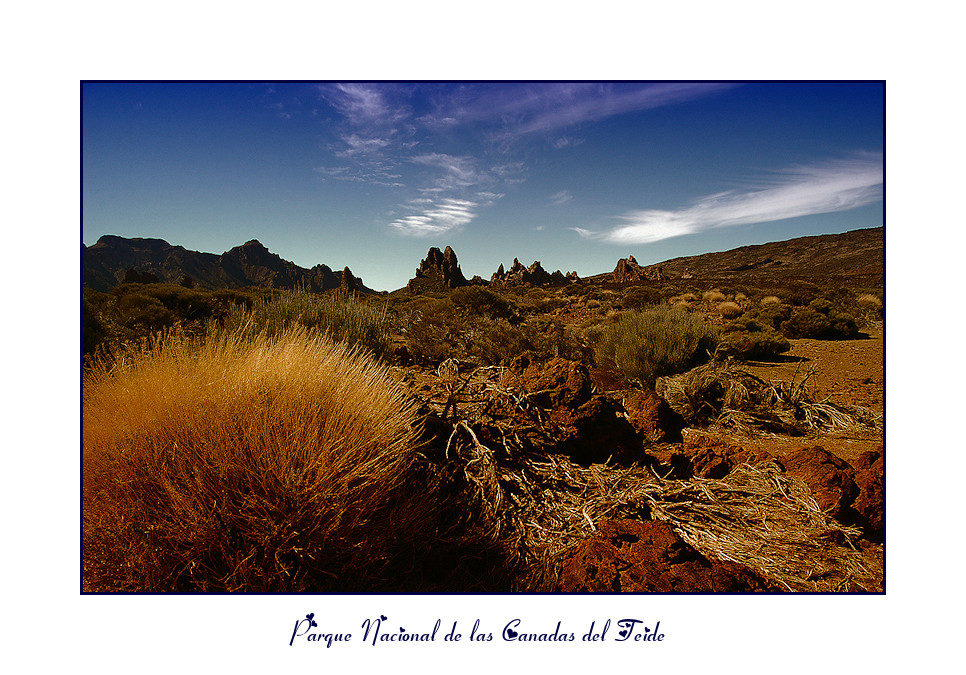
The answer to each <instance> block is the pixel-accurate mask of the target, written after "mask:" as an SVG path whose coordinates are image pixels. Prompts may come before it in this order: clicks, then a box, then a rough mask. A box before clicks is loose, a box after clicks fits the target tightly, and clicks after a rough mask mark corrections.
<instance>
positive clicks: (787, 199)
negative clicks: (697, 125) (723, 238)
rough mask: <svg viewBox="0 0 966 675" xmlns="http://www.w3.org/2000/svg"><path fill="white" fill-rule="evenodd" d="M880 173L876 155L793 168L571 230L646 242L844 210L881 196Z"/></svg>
mask: <svg viewBox="0 0 966 675" xmlns="http://www.w3.org/2000/svg"><path fill="white" fill-rule="evenodd" d="M882 176H883V167H882V157H881V156H879V155H864V156H860V157H855V158H852V159H847V160H838V161H831V162H827V163H824V164H820V165H814V166H804V167H793V168H790V169H787V170H785V171H783V172H781V173H779V174H776V175H775V176H774V177H773V178H772V179H771V180H769V181H766V182H764V184H763V185H761V186H760V187H757V188H752V189H749V190H746V191H743V192H739V191H734V190H732V191H728V192H721V193H718V194H713V195H708V196H706V197H702V198H701V199H699V200H698V201H696V202H695V203H694V204H693V205H691V206H689V207H687V208H684V209H680V210H677V211H662V210H655V209H644V210H639V211H631V212H629V213H626V214H624V215H622V216H620V219H621V220H623V221H624V224H623V225H619V226H617V227H614V228H611V229H609V230H606V231H604V232H594V231H591V230H588V229H585V228H571V229H573V230H574V231H575V232H577V234H578V235H580V236H581V237H584V238H593V239H599V240H601V241H606V242H610V243H615V244H648V243H653V242H656V241H661V240H663V239H670V238H672V237H680V236H682V235H686V234H694V233H697V232H703V231H706V230H710V229H713V228H718V227H731V226H736V225H748V224H753V223H768V222H773V221H777V220H786V219H788V218H798V217H800V216H809V215H816V214H821V213H833V212H837V211H847V210H849V209H854V208H857V207H859V206H864V205H866V204H871V203H873V202H875V201H877V200H879V199H881V197H882Z"/></svg>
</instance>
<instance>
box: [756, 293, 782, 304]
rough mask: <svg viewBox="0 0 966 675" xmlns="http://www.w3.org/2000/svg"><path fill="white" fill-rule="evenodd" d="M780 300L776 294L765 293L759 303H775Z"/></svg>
mask: <svg viewBox="0 0 966 675" xmlns="http://www.w3.org/2000/svg"><path fill="white" fill-rule="evenodd" d="M780 302H781V298H779V297H778V296H777V295H766V296H765V297H763V298H762V299H761V304H763V305H775V304H778V303H780Z"/></svg>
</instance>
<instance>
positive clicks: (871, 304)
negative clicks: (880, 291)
mask: <svg viewBox="0 0 966 675" xmlns="http://www.w3.org/2000/svg"><path fill="white" fill-rule="evenodd" d="M855 304H856V305H857V306H858V307H859V309H860V310H862V312H863V313H864V314H865V315H866V316H869V317H873V318H879V317H881V316H882V300H880V299H879V297H878V296H876V295H872V294H871V293H864V294H862V295H860V296H859V297H857V298H856V299H855Z"/></svg>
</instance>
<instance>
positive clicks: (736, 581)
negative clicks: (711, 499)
mask: <svg viewBox="0 0 966 675" xmlns="http://www.w3.org/2000/svg"><path fill="white" fill-rule="evenodd" d="M558 589H559V590H561V591H564V592H604V593H614V592H620V593H711V592H714V593H748V592H765V591H775V590H777V589H776V588H775V587H774V586H773V585H772V584H770V583H769V582H768V581H767V580H766V579H764V578H763V577H762V576H761V575H760V574H758V573H757V572H755V571H754V570H752V569H751V568H749V567H747V566H745V565H740V564H738V563H733V562H719V561H713V560H709V559H708V558H706V557H704V556H703V555H701V554H700V553H699V552H698V551H696V550H695V549H694V548H693V547H691V546H690V545H688V544H687V543H686V542H685V541H684V540H682V539H681V538H680V537H679V536H678V535H677V534H676V533H675V532H674V530H673V529H672V528H671V526H670V525H668V524H667V523H664V522H659V521H653V520H649V521H637V520H617V521H608V520H605V521H601V522H600V523H599V524H598V532H597V534H596V535H595V536H593V537H591V538H589V539H586V540H584V541H583V542H581V543H580V544H579V545H578V546H577V547H576V549H575V551H574V552H573V554H572V555H571V556H570V557H569V558H568V559H567V560H566V561H565V562H564V564H563V566H562V569H561V573H560V578H559V582H558Z"/></svg>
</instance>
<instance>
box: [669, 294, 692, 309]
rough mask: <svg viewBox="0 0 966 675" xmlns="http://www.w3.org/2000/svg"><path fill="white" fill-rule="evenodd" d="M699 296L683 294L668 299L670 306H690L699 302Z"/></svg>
mask: <svg viewBox="0 0 966 675" xmlns="http://www.w3.org/2000/svg"><path fill="white" fill-rule="evenodd" d="M697 300H698V296H697V295H695V294H694V293H682V294H681V295H675V296H672V297H670V298H668V301H667V302H668V304H669V305H672V306H685V307H687V306H690V305H691V303H692V302H697Z"/></svg>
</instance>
